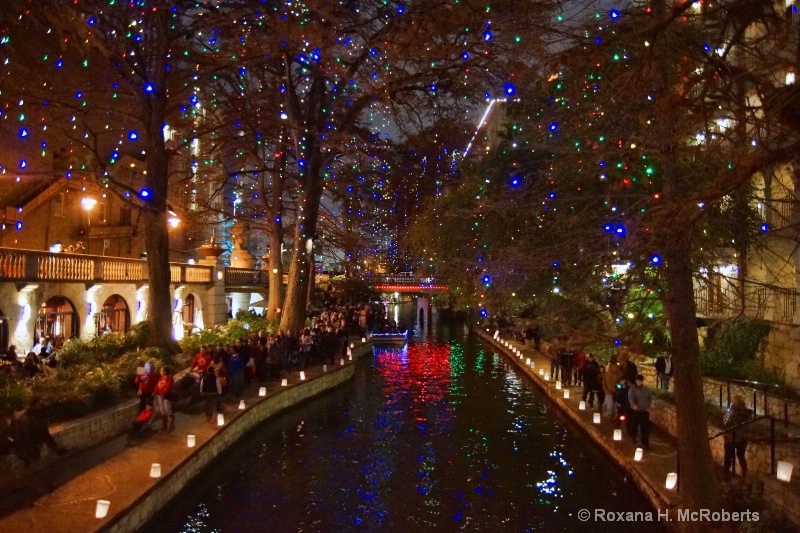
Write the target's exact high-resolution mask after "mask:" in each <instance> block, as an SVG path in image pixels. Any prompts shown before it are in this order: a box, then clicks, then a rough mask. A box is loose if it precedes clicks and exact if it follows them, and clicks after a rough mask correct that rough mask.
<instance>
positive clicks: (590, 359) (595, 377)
mask: <svg viewBox="0 0 800 533" xmlns="http://www.w3.org/2000/svg"><path fill="white" fill-rule="evenodd" d="M599 385H600V365H599V364H598V363H597V361H595V360H594V356H593V355H592V354H587V355H586V362H585V363H584V365H583V395H582V396H581V399H582V400H583V401H586V397H587V396H588V397H589V407H594V396H595V394H596V392H597V390H598V389H599Z"/></svg>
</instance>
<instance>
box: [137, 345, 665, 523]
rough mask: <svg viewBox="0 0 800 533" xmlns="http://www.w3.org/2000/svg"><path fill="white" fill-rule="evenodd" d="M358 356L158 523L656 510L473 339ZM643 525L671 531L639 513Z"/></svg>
mask: <svg viewBox="0 0 800 533" xmlns="http://www.w3.org/2000/svg"><path fill="white" fill-rule="evenodd" d="M359 365H360V367H359V369H358V370H357V374H356V379H355V380H354V383H353V384H352V386H346V387H343V388H340V389H338V390H336V391H334V392H333V393H331V394H329V395H327V396H325V397H322V398H320V399H317V400H314V401H312V402H310V403H307V404H305V405H303V406H301V407H299V408H296V409H293V410H292V411H290V412H288V413H285V414H283V415H281V416H279V417H277V418H276V419H274V420H272V421H270V422H268V423H266V424H265V425H264V427H263V428H261V429H259V430H258V431H256V432H255V433H253V434H252V435H250V436H248V437H247V438H246V439H245V440H244V441H243V442H242V444H241V445H239V446H237V448H236V450H235V451H233V452H231V453H230V454H229V456H228V457H226V458H225V459H223V460H222V461H220V462H219V463H218V464H216V465H215V466H213V467H212V468H211V470H210V471H209V472H208V473H206V474H204V475H203V476H202V479H201V480H199V481H198V483H197V484H196V486H194V487H193V488H192V490H190V491H188V492H187V493H186V494H184V495H183V496H182V497H181V498H180V499H179V501H177V502H176V503H175V504H174V505H172V506H171V509H170V511H168V512H166V513H164V515H163V516H161V517H159V518H158V519H157V520H156V522H154V524H156V523H157V524H158V528H157V529H158V530H159V531H223V532H225V531H266V530H267V529H269V530H271V531H321V532H329V531H403V532H414V531H429V530H431V529H434V528H436V529H443V530H445V531H451V530H452V531H456V530H466V531H491V532H496V531H610V530H611V529H609V527H608V526H609V524H592V523H582V522H580V521H579V520H578V519H577V517H576V513H577V511H578V510H579V509H581V508H584V507H588V508H605V509H608V510H615V511H648V510H650V509H649V508H648V507H647V504H646V503H645V501H644V500H643V498H642V497H641V496H640V495H639V494H638V493H637V492H636V491H635V490H634V489H633V488H632V487H631V486H630V485H628V484H627V483H625V482H624V481H623V479H622V474H621V473H620V472H619V471H617V470H616V469H615V468H614V467H613V466H611V465H610V464H609V462H608V460H607V459H606V458H605V457H604V456H602V455H600V454H599V452H597V451H596V450H595V449H594V447H593V446H592V445H591V444H590V443H589V442H588V441H586V439H584V437H583V436H582V435H581V434H580V433H578V431H577V430H576V429H574V428H572V427H570V426H569V425H568V424H567V423H566V422H565V421H564V420H563V419H561V418H560V417H559V416H558V415H557V414H556V413H554V412H553V411H552V409H551V406H550V404H548V403H547V402H546V400H544V399H543V398H542V397H541V396H540V395H539V394H538V393H537V392H536V391H535V390H534V389H533V388H532V387H531V386H530V385H529V384H528V383H527V382H526V381H524V379H521V378H520V377H519V376H518V375H517V374H516V373H515V372H514V371H513V370H511V369H509V368H508V367H507V366H506V365H505V363H504V361H503V360H502V359H501V358H500V357H499V356H497V355H496V354H494V353H492V352H491V351H487V350H485V349H484V348H483V347H482V346H481V345H479V344H478V343H476V342H474V341H465V340H464V339H463V337H461V336H460V335H453V336H452V340H448V341H447V342H441V341H437V340H432V339H428V340H425V341H420V342H414V343H411V344H409V345H408V346H407V347H405V348H403V349H385V350H376V351H375V357H374V360H373V361H362V362H360V363H359ZM154 524H151V525H150V526H148V527H151V528H152V527H154ZM648 527H650V528H649V529H648ZM150 530H152V529H150ZM637 531H662V530H661V529H659V528H658V527H657V525H650V524H641V523H640V524H637Z"/></svg>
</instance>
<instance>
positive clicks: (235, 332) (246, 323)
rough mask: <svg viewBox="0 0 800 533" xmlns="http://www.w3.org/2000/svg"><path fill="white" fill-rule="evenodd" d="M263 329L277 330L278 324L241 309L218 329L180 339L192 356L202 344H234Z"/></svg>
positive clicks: (189, 355)
mask: <svg viewBox="0 0 800 533" xmlns="http://www.w3.org/2000/svg"><path fill="white" fill-rule="evenodd" d="M261 330H264V331H267V332H273V331H277V330H278V324H276V323H275V322H271V321H269V320H267V319H266V318H264V317H261V316H257V315H254V314H252V313H249V312H247V311H239V312H238V313H237V314H236V318H231V319H229V320H228V321H227V322H226V323H225V324H224V325H222V326H220V327H219V328H217V329H214V330H203V331H200V332H198V333H195V334H193V335H190V336H188V337H184V338H183V339H182V340H181V341H180V346H181V350H182V351H183V353H184V354H186V356H187V357H189V358H191V357H193V356H194V355H195V354H196V353H197V352H198V351H199V350H200V346H203V345H206V344H218V343H223V344H233V343H234V342H236V339H239V338H243V337H244V338H248V337H252V336H253V335H256V334H257V333H258V332H259V331H261Z"/></svg>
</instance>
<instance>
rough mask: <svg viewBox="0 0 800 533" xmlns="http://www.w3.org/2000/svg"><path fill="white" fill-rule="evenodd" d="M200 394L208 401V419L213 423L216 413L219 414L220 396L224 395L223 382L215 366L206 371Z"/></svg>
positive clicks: (201, 382)
mask: <svg viewBox="0 0 800 533" xmlns="http://www.w3.org/2000/svg"><path fill="white" fill-rule="evenodd" d="M200 394H202V395H203V398H204V399H205V401H206V420H208V422H209V423H213V422H214V415H216V414H217V411H218V407H219V398H220V396H222V383H221V382H220V380H219V378H218V377H217V373H216V372H215V371H214V367H213V366H210V367H208V368H207V369H206V373H205V374H203V378H202V379H201V380H200Z"/></svg>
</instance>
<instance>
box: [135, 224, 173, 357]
mask: <svg viewBox="0 0 800 533" xmlns="http://www.w3.org/2000/svg"><path fill="white" fill-rule="evenodd" d="M142 223H143V225H144V231H145V249H146V250H147V272H148V279H149V288H148V291H147V320H148V323H149V336H148V338H147V345H148V346H155V347H158V348H164V349H166V350H168V351H169V352H171V353H178V352H180V346H178V343H177V342H175V339H174V338H173V336H172V297H171V294H172V291H171V289H170V269H169V233H168V231H167V217H166V211H161V212H157V211H153V210H149V209H145V210H144V212H143V213H142Z"/></svg>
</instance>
